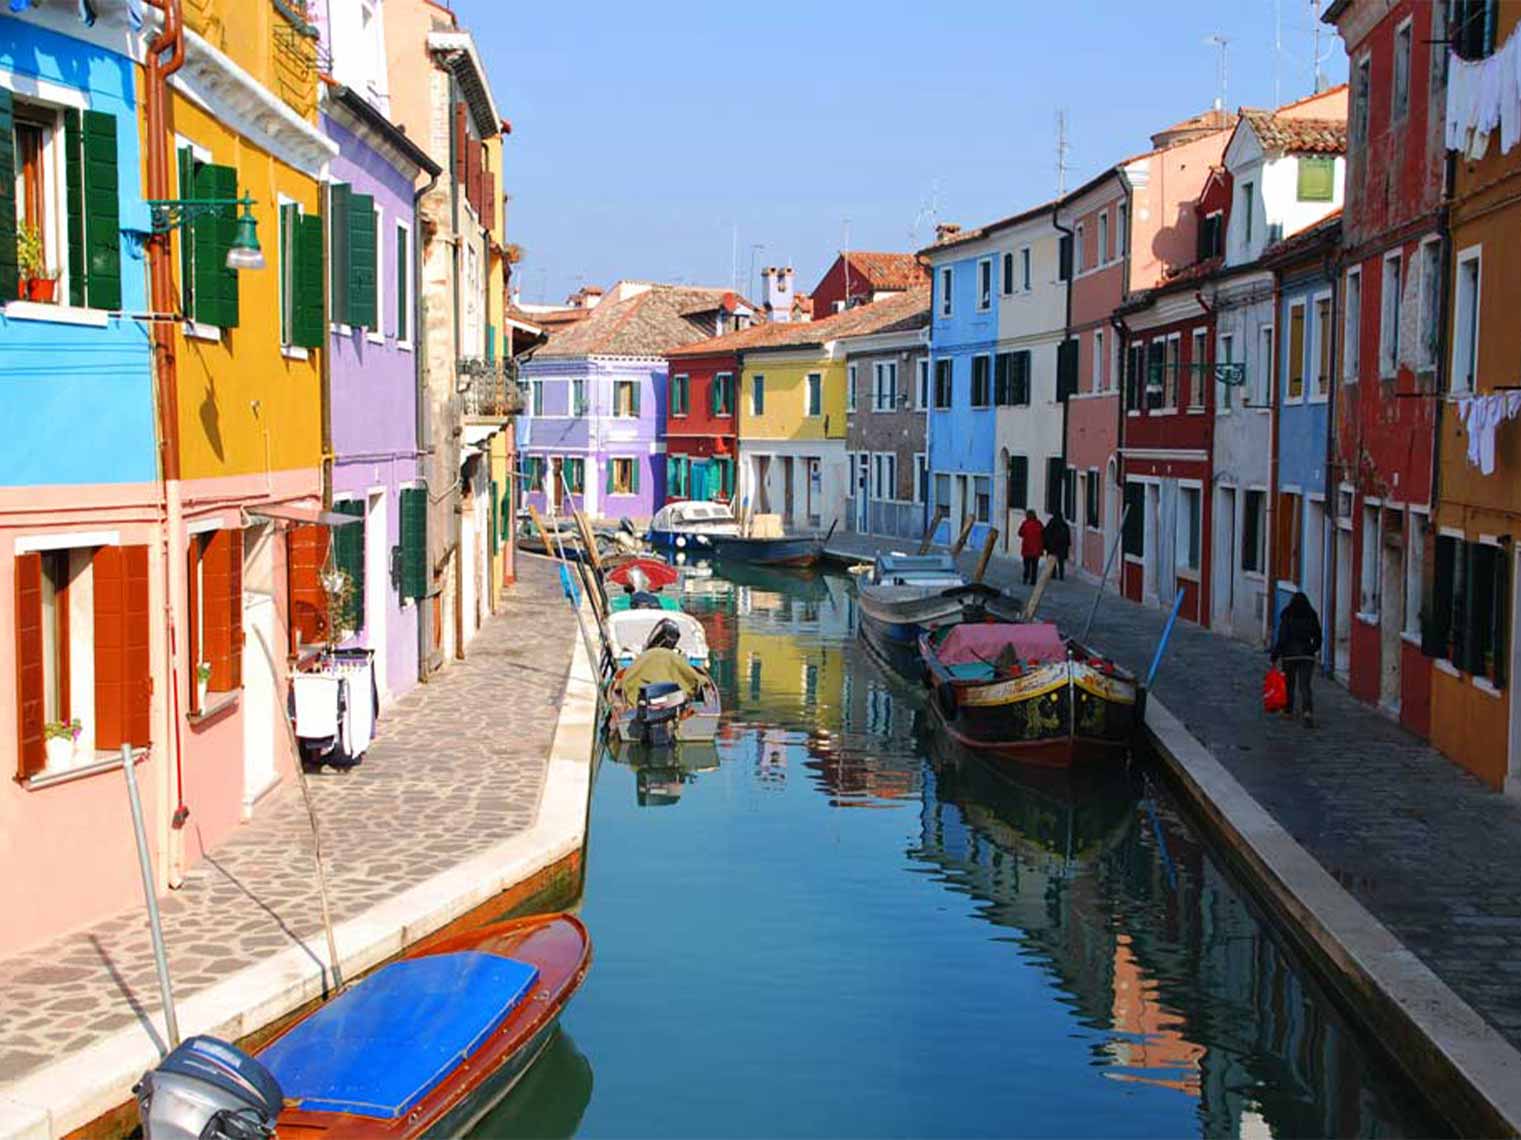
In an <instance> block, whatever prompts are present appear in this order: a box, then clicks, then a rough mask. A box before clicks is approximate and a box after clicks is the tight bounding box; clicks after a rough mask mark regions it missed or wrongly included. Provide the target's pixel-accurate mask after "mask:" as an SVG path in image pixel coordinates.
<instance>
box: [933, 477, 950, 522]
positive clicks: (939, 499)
mask: <svg viewBox="0 0 1521 1140" xmlns="http://www.w3.org/2000/svg"><path fill="white" fill-rule="evenodd" d="M935 506H936V507H937V508H944V510H945V513H946V514H947V515H949V514H950V512H951V477H950V476H949V475H943V474H937V475H936V476H935Z"/></svg>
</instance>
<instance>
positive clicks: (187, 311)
mask: <svg viewBox="0 0 1521 1140" xmlns="http://www.w3.org/2000/svg"><path fill="white" fill-rule="evenodd" d="M175 156H176V157H177V158H178V159H179V175H180V177H179V181H178V182H177V183H176V185H177V186H178V187H179V197H181V198H194V197H195V165H196V164H195V151H193V150H191V149H190V147H188V146H182V147H180V148H179V150H178V151H176V152H175ZM179 234H180V310H181V312H182V313H183V314H184V315H185V316H186V317H187V318H189V319H190V320H194V319H195V227H194V226H192V225H185V226H181V227H180V230H179Z"/></svg>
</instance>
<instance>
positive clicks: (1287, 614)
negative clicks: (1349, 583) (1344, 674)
mask: <svg viewBox="0 0 1521 1140" xmlns="http://www.w3.org/2000/svg"><path fill="white" fill-rule="evenodd" d="M1320 640H1321V630H1320V617H1319V615H1317V614H1316V612H1315V607H1314V606H1312V605H1311V604H1310V599H1309V598H1307V597H1306V596H1305V595H1304V594H1303V593H1296V594H1295V595H1294V596H1293V597H1292V598H1290V599H1289V604H1288V605H1286V606H1284V607H1283V613H1281V614H1280V615H1278V636H1277V637H1275V638H1274V639H1273V647H1272V648H1271V649H1270V650H1268V653H1269V655H1270V656H1271V658H1272V661H1273V664H1274V665H1277V664H1278V662H1279V661H1282V662H1283V671H1284V674H1285V675H1286V676H1287V679H1288V683H1289V703H1288V704H1287V705H1286V706H1284V710H1283V715H1284V716H1293V715H1294V699H1295V694H1296V693H1297V694H1298V698H1299V703H1300V707H1301V708H1302V709H1303V710H1304V725H1305V727H1306V728H1314V727H1315V694H1314V693H1313V692H1312V691H1311V689H1310V679H1311V677H1313V676H1314V674H1315V658H1316V655H1317V654H1319V653H1320Z"/></svg>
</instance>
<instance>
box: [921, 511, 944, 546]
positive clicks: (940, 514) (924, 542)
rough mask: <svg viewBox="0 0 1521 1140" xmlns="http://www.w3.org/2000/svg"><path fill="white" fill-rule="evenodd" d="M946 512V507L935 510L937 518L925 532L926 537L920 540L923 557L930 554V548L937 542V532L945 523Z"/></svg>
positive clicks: (932, 520)
mask: <svg viewBox="0 0 1521 1140" xmlns="http://www.w3.org/2000/svg"><path fill="white" fill-rule="evenodd" d="M945 516H946V510H945V508H944V507H936V508H935V517H934V518H932V519H930V522H929V529H927V530H926V531H925V532H924V537H923V538H921V539H920V540H919V554H920V556H921V557H922V556H923V555H926V554H928V553H929V550H930V547H931V546H932V545H933V544H934V541H935V532H936V531H937V530H939V529H940V524H941V523H943V522H944V521H945Z"/></svg>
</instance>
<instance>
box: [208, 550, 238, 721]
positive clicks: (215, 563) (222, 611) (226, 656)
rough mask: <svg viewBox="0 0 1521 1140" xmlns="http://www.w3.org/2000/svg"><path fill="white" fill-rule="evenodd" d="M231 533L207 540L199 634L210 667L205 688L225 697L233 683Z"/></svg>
mask: <svg viewBox="0 0 1521 1140" xmlns="http://www.w3.org/2000/svg"><path fill="white" fill-rule="evenodd" d="M231 533H232V532H230V531H225V530H214V531H212V532H211V534H210V535H209V536H208V537H207V540H206V552H205V554H203V555H202V557H201V589H202V590H203V591H204V596H203V597H202V598H201V631H202V633H203V634H204V635H205V638H206V645H205V648H203V649H202V650H201V659H202V660H203V661H209V662H210V663H211V682H210V684H208V685H207V686H206V687H207V689H208V690H210V691H211V692H214V693H226V692H229V691H231V690H232V689H233V688H235V687H236V686H234V685H233V683H232V657H233V652H232V627H231V625H230V624H229V622H228V617H229V615H230V614H231V613H232V608H231V606H230V605H229V604H228V600H227V595H228V590H229V589H230V586H231V581H230V570H229V565H230V560H229V558H228V555H229V554H230V552H231V548H232V543H231V541H230V540H229V535H230V534H231Z"/></svg>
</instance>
